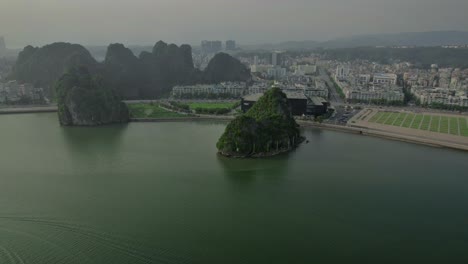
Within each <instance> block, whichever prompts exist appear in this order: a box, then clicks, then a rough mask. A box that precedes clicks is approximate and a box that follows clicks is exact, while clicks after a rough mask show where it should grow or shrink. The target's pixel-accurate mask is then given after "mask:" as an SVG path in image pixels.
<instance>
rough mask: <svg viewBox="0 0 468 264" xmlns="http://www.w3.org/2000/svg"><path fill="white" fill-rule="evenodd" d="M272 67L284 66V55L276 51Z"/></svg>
mask: <svg viewBox="0 0 468 264" xmlns="http://www.w3.org/2000/svg"><path fill="white" fill-rule="evenodd" d="M271 65H273V66H282V65H283V53H281V52H279V51H275V52H273V53H272V54H271Z"/></svg>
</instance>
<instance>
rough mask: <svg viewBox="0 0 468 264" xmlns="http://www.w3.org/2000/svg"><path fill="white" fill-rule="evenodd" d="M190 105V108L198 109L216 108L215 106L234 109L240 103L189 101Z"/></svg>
mask: <svg viewBox="0 0 468 264" xmlns="http://www.w3.org/2000/svg"><path fill="white" fill-rule="evenodd" d="M187 104H188V105H189V106H190V109H196V108H205V109H214V108H226V109H232V108H234V107H235V106H236V105H237V104H238V103H219V102H215V103H187Z"/></svg>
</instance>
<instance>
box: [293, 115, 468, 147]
mask: <svg viewBox="0 0 468 264" xmlns="http://www.w3.org/2000/svg"><path fill="white" fill-rule="evenodd" d="M298 123H299V124H300V125H301V126H303V127H315V128H321V129H328V130H334V131H341V132H346V133H352V134H359V135H364V136H372V137H378V138H383V139H389V140H396V141H402V142H407V143H414V144H420V145H426V146H431V147H437V148H450V149H456V150H462V151H468V145H466V144H463V143H460V144H457V143H453V142H446V141H442V140H437V139H427V138H420V137H416V136H411V135H404V134H399V133H392V132H386V131H379V130H373V129H369V128H365V127H362V128H360V127H350V126H337V125H330V124H317V123H313V122H307V121H298Z"/></svg>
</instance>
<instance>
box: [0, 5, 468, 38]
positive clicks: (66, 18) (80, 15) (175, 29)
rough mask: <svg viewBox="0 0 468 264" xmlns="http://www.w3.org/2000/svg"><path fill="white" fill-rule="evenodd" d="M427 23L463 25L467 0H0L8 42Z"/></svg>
mask: <svg viewBox="0 0 468 264" xmlns="http://www.w3.org/2000/svg"><path fill="white" fill-rule="evenodd" d="M432 30H468V0H0V35H4V36H5V37H6V41H7V45H8V46H9V47H23V46H25V45H27V44H33V45H43V44H47V43H51V42H55V41H68V42H75V43H81V44H85V45H102V44H104V45H107V44H108V43H110V42H121V43H124V44H153V43H154V42H156V41H157V40H159V39H162V40H165V41H168V42H175V43H179V44H180V43H190V44H194V43H195V44H197V43H199V42H200V41H201V40H202V39H219V40H226V39H235V40H237V41H238V42H239V43H241V44H257V43H265V42H281V41H285V40H318V41H320V40H327V39H331V38H335V37H342V36H349V35H355V34H367V33H393V32H408V31H410V32H413V31H432Z"/></svg>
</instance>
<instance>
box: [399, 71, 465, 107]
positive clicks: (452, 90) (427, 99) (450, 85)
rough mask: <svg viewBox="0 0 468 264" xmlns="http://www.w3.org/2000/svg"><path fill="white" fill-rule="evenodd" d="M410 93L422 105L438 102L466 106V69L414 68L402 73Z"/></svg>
mask: <svg viewBox="0 0 468 264" xmlns="http://www.w3.org/2000/svg"><path fill="white" fill-rule="evenodd" d="M403 80H404V82H405V84H407V85H408V86H409V87H411V93H412V94H413V95H414V96H415V97H416V98H417V99H418V101H419V102H420V103H421V104H423V105H431V104H440V105H448V106H460V107H468V69H464V70H462V69H454V68H441V69H439V67H438V66H437V65H435V64H434V65H432V67H431V69H430V70H421V69H415V70H411V71H408V72H405V73H404V75H403Z"/></svg>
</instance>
